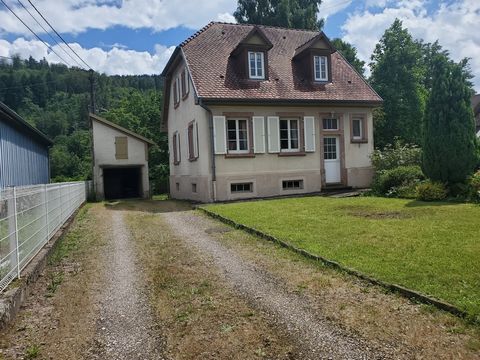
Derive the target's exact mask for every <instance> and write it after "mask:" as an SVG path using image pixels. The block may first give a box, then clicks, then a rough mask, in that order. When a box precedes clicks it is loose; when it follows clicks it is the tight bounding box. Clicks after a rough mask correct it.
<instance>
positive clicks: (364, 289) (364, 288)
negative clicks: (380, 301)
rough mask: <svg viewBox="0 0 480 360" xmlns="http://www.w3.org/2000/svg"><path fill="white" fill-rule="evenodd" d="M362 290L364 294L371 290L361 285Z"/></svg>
mask: <svg viewBox="0 0 480 360" xmlns="http://www.w3.org/2000/svg"><path fill="white" fill-rule="evenodd" d="M360 292H361V293H362V294H368V293H369V292H370V289H369V288H368V287H361V288H360Z"/></svg>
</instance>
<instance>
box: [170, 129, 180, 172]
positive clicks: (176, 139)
mask: <svg viewBox="0 0 480 360" xmlns="http://www.w3.org/2000/svg"><path fill="white" fill-rule="evenodd" d="M172 146H173V165H178V164H180V161H181V159H180V134H179V132H178V131H175V132H174V133H173V140H172Z"/></svg>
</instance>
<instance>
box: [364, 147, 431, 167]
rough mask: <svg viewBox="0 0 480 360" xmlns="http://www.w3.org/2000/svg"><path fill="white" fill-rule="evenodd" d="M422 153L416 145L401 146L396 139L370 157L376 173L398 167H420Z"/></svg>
mask: <svg viewBox="0 0 480 360" xmlns="http://www.w3.org/2000/svg"><path fill="white" fill-rule="evenodd" d="M421 158H422V151H421V149H420V148H419V147H418V146H416V145H410V144H403V143H402V142H401V141H400V140H398V139H396V140H395V142H394V143H393V145H387V146H385V148H383V150H378V149H377V150H375V151H374V152H373V153H372V155H371V160H372V165H373V166H374V167H375V170H376V171H377V172H379V171H382V170H390V169H394V168H396V167H399V166H412V165H417V166H420V165H421Z"/></svg>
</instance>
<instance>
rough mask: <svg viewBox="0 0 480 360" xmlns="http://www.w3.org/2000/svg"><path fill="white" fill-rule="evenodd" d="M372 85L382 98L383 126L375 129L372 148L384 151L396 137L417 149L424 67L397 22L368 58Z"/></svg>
mask: <svg viewBox="0 0 480 360" xmlns="http://www.w3.org/2000/svg"><path fill="white" fill-rule="evenodd" d="M371 59H372V62H371V63H370V67H371V70H372V75H371V79H370V81H371V84H372V86H373V88H374V89H375V90H376V91H377V92H378V94H379V95H380V96H381V97H382V98H383V100H384V103H383V112H384V115H385V121H384V122H378V123H376V126H375V144H376V145H377V146H380V147H383V146H385V145H386V144H391V143H393V140H394V138H395V137H399V138H400V139H401V140H403V141H405V142H407V143H412V144H417V145H419V144H420V143H421V141H422V119H423V113H424V108H425V100H426V95H427V92H426V89H425V85H424V77H425V66H424V63H423V61H422V47H421V45H420V44H419V43H418V42H415V41H414V40H413V38H412V36H411V35H410V34H409V33H408V31H407V30H406V29H404V28H403V27H402V22H401V21H400V20H398V19H396V20H395V21H394V23H393V24H392V26H390V28H388V29H387V30H386V31H385V33H384V35H383V36H382V38H381V39H380V41H379V43H378V44H377V45H376V47H375V50H374V53H373V55H372V57H371Z"/></svg>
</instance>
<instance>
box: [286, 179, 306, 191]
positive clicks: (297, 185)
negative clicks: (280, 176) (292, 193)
mask: <svg viewBox="0 0 480 360" xmlns="http://www.w3.org/2000/svg"><path fill="white" fill-rule="evenodd" d="M282 188H283V190H300V189H303V180H283V181H282Z"/></svg>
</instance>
